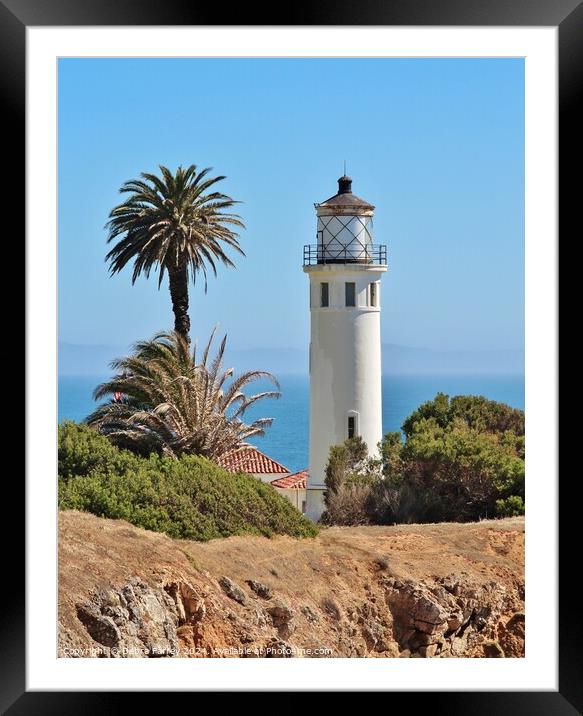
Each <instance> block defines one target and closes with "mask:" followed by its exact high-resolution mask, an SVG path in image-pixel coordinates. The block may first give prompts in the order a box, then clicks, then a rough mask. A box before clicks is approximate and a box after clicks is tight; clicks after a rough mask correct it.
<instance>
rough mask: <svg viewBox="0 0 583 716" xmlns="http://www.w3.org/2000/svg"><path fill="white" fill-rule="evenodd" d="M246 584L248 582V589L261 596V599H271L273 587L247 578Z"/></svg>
mask: <svg viewBox="0 0 583 716" xmlns="http://www.w3.org/2000/svg"><path fill="white" fill-rule="evenodd" d="M246 584H248V585H249V587H250V589H251V590H252V591H253V592H255V594H256V595H257V596H258V597H261V599H271V597H272V596H273V589H272V587H270V586H268V585H267V584H263V583H262V582H257V581H256V580H255V579H247V580H246Z"/></svg>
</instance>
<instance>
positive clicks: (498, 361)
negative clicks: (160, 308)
mask: <svg viewBox="0 0 583 716" xmlns="http://www.w3.org/2000/svg"><path fill="white" fill-rule="evenodd" d="M126 352H127V347H123V346H107V345H95V346H89V345H77V344H73V343H64V342H63V343H59V374H60V375H107V374H108V373H109V371H110V368H109V363H110V362H111V360H113V359H114V358H116V357H119V356H122V355H124V354H125V353H126ZM226 359H227V362H228V363H230V364H231V365H233V366H234V367H235V369H236V370H237V371H242V370H250V369H261V370H268V371H271V372H272V373H275V374H280V375H286V374H300V375H301V374H307V373H308V351H307V350H304V349H300V348H247V349H232V350H228V351H227V356H226ZM382 360H383V363H382V370H383V374H384V375H467V374H484V375H505V374H523V373H524V351H521V350H482V351H480V350H433V349H431V348H412V347H409V346H399V345H395V344H392V343H385V344H384V345H383V356H382Z"/></svg>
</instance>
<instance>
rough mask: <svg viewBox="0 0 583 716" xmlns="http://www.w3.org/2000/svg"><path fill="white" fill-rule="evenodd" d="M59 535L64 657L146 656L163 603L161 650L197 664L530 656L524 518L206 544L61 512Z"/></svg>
mask: <svg viewBox="0 0 583 716" xmlns="http://www.w3.org/2000/svg"><path fill="white" fill-rule="evenodd" d="M59 535H60V544H59V621H60V634H61V636H60V645H59V646H60V647H62V646H63V645H74V646H77V647H79V648H81V647H87V646H90V645H96V644H97V645H100V644H101V645H102V646H103V647H104V650H105V651H106V652H107V653H104V654H100V655H102V656H103V655H114V653H113V652H112V649H114V647H115V645H116V644H125V643H130V642H131V643H136V644H137V643H140V644H146V645H148V644H149V645H150V646H149V647H148V648H150V649H151V644H152V643H153V639H154V637H153V636H152V634H151V633H150V632H149V631H148V630H149V629H150V627H152V629H153V628H154V627H153V626H152V624H153V623H154V622H155V619H154V618H151V617H150V616H148V608H147V603H149V602H148V599H150V602H151V600H152V599H157V600H158V602H159V604H160V605H161V607H160V611H161V614H160V617H159V618H160V619H163V620H164V624H165V625H166V626H165V627H164V629H163V630H162V631H161V632H160V634H163V636H161V637H160V638H158V636H157V637H156V639H158V641H160V639H162V641H164V639H166V641H168V642H169V644H178V645H179V646H188V647H190V648H191V652H192V653H189V654H188V655H196V656H201V655H202V656H214V655H217V653H218V650H219V647H220V648H224V647H231V646H233V645H235V646H237V648H239V647H241V645H251V647H252V649H254V650H255V651H256V652H257V653H258V655H263V651H264V649H265V646H266V645H268V644H270V643H276V642H277V643H282V644H284V645H286V646H289V647H291V648H293V649H297V650H298V654H297V655H302V654H301V653H299V652H300V651H301V650H302V649H303V650H305V649H308V650H309V649H310V648H313V647H316V646H318V647H325V648H326V649H327V650H329V652H330V653H327V654H326V655H328V656H357V657H358V656H368V657H371V656H374V657H379V656H381V657H391V656H393V657H394V656H401V657H402V656H520V655H521V653H522V652H523V649H524V626H523V624H524V615H523V610H524V519H523V518H511V519H506V520H492V521H483V522H480V523H468V524H458V523H447V524H436V525H401V526H394V527H350V528H348V527H331V528H327V529H323V530H322V531H321V533H320V534H319V535H318V536H317V537H316V538H313V539H301V540H297V539H292V538H288V537H275V538H272V539H267V538H262V537H231V538H228V539H221V540H213V541H211V542H207V543H199V542H192V541H188V540H173V539H171V538H169V537H167V536H166V535H163V534H158V533H154V532H149V531H146V530H141V529H138V528H136V527H133V526H132V525H129V524H128V523H125V522H122V521H115V520H107V519H101V518H98V517H95V516H93V515H90V514H86V513H79V512H74V511H65V512H61V513H60V518H59ZM132 580H134V582H136V580H139V584H140V585H141V586H139V589H138V588H136V589H134V591H133V592H132V595H134V592H135V593H136V594H135V595H134V596H132V599H134V598H135V600H137V602H136V603H138V602H140V600H141V602H140V605H141V606H140V609H142V611H143V612H144V613H143V614H142V617H140V618H138V617H137V616H136V617H135V618H134V617H132V609H131V608H130V606H128V604H127V603H126V600H125V598H123V596H121V597H118V596H115V594H118V595H122V594H125V592H123V589H124V585H126V586H127V585H128V584H133V583H134V582H132ZM221 580H223V581H221ZM250 581H253V582H254V583H256V584H259V585H261V586H263V587H265V588H266V590H264V591H266V592H269V596H265V595H264V596H260V595H258V594H257V592H256V591H254V589H255V590H256V589H257V587H256V586H255V588H252V587H251V586H250V585H249V584H248V582H250ZM136 583H137V582H136ZM225 585H226V586H225ZM230 585H234V586H233V587H231V586H230ZM237 589H238V590H240V592H238V591H237ZM112 590H113V592H114V593H115V594H114V596H113V597H111V592H112ZM139 590H141V591H140V594H139V595H138V594H137V592H138V591H139ZM148 590H152V594H153V595H154V596H153V597H152V595H148V594H146V592H147V591H148ZM260 591H261V590H260ZM106 593H107V594H110V597H108V598H107V599H109V601H110V602H111V600H112V599H113V600H114V601H115V604H116V605H118V601H119V599H121V602H119V605H118V606H116V607H115V609H114V608H113V607H111V606H110V607H108V608H106V606H104V604H106V602H107V599H105V597H103V595H104V594H106ZM187 593H188V595H189V598H188V600H187V602H188V604H187V606H188V605H190V606H188V608H186V611H185V607H184V604H186V602H185V597H184V595H185V594H187ZM168 594H170V595H172V599H174V602H173V603H172V604H170V602H169V601H168V597H167V595H168ZM177 594H178V595H179V596H177ZM140 595H141V596H140ZM156 595H157V596H156ZM180 595H182V596H180ZM126 596H127V595H126ZM104 600H105V601H104ZM116 600H118V601H116ZM189 600H190V601H189ZM191 602H192V603H194V602H196V604H197V605H198V606H197V607H196V608H195V607H194V606H192V604H191ZM107 604H109V602H107ZM174 604H175V606H174ZM80 605H90V608H89V607H85V606H81V607H80ZM144 605H146V606H144ZM108 609H109V611H108ZM128 610H129V612H128ZM144 610H145V611H144ZM154 611H155V610H154ZM126 612H127V614H126ZM162 612H164V615H162ZM426 612H427V613H428V614H429V616H428V617H425V616H423V615H424V614H425V613H426ZM89 613H90V615H91V616H87V614H89ZM140 613H142V612H140ZM152 613H154V612H152ZM156 613H157V612H156ZM517 615H518V616H517ZM156 618H157V617H156ZM132 619H133V622H132ZM517 621H519V622H520V625H521V626H520V625H519V626H520V628H519V629H518V631H517V629H516V628H514V627H515V622H517ZM170 622H172V624H173V625H174V626H173V627H170V626H169V624H170ZM426 622H427V623H430V626H427V625H426ZM458 622H459V625H458ZM136 625H137V626H136ZM508 625H509V626H508ZM468 626H469V627H471V628H470V629H468ZM454 627H455V628H454ZM160 628H161V627H160ZM172 628H174V629H175V635H174V632H172V635H170V636H168V634H169V632H171V631H172ZM104 630H105V632H106V633H107V634H108V635H109V636H107V639H106V638H105V637H103V636H100V635H101V634H102V633H105V632H104ZM150 631H151V630H150ZM510 632H512V634H511V633H510ZM156 634H157V632H156ZM164 635H165V636H164ZM112 644H113V645H114V647H112ZM107 649H109V650H110V651H107ZM168 651H169V653H168V655H176V654H175V653H174V652H175V650H174V649H173V648H171V647H170V646H169V647H168ZM170 652H172V653H170ZM499 652H500V653H499ZM67 655H68V654H67ZM229 655H230V654H229ZM294 655H296V654H295V653H294Z"/></svg>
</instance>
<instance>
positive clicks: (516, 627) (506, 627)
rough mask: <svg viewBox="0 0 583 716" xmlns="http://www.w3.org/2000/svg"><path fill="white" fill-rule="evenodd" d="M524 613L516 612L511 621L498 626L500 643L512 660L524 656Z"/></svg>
mask: <svg viewBox="0 0 583 716" xmlns="http://www.w3.org/2000/svg"><path fill="white" fill-rule="evenodd" d="M524 630H525V620H524V612H516V613H515V614H513V615H512V616H511V617H510V619H509V620H508V621H507V622H506V624H504V623H502V622H501V623H500V624H499V625H498V641H499V642H500V646H501V647H502V649H503V650H504V654H505V656H507V657H510V658H521V657H523V656H524Z"/></svg>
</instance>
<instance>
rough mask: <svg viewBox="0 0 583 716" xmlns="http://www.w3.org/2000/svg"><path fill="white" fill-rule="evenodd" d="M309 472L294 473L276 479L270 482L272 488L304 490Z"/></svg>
mask: <svg viewBox="0 0 583 716" xmlns="http://www.w3.org/2000/svg"><path fill="white" fill-rule="evenodd" d="M309 474H310V471H309V470H300V471H299V472H294V474H293V475H286V476H285V477H278V478H276V479H275V480H272V481H271V484H272V485H273V487H279V488H280V490H305V489H306V488H307V486H308V475H309Z"/></svg>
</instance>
